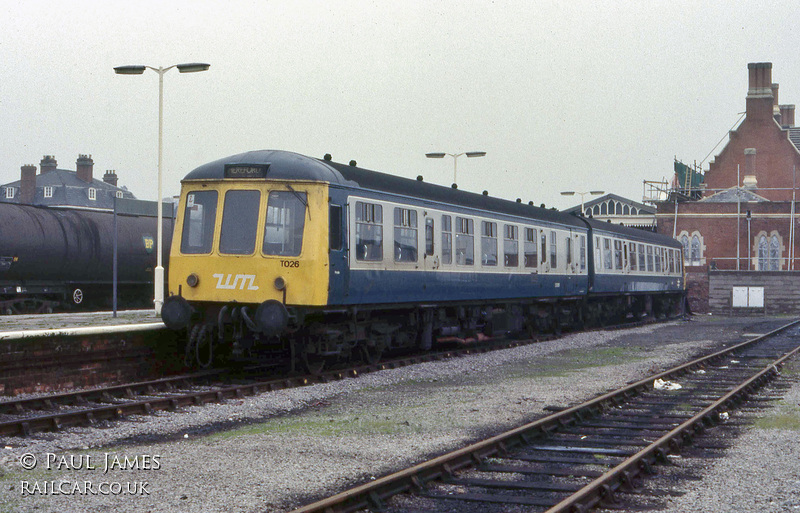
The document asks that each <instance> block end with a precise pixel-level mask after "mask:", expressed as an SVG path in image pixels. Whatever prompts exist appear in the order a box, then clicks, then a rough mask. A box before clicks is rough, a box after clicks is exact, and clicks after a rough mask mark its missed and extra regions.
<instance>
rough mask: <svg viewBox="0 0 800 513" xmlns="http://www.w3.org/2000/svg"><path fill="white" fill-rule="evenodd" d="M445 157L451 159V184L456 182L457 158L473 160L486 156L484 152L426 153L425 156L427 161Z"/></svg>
mask: <svg viewBox="0 0 800 513" xmlns="http://www.w3.org/2000/svg"><path fill="white" fill-rule="evenodd" d="M445 155H450V156H451V157H453V183H457V182H456V176H457V174H458V157H460V156H461V155H466V156H467V158H470V159H472V158H475V157H483V156H485V155H486V152H485V151H465V152H462V153H426V154H425V156H426V157H428V158H429V159H443V158H444V156H445Z"/></svg>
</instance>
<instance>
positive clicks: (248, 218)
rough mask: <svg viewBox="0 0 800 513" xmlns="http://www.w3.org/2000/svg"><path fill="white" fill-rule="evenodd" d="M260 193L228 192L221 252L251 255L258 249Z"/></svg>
mask: <svg viewBox="0 0 800 513" xmlns="http://www.w3.org/2000/svg"><path fill="white" fill-rule="evenodd" d="M260 204H261V192H259V191H228V192H226V193H225V206H224V207H223V209H222V229H221V231H220V234H219V252H220V253H226V254H229V255H250V254H252V253H253V251H255V248H256V230H257V229H258V227H257V225H258V210H259V206H260Z"/></svg>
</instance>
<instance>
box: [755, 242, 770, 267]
mask: <svg viewBox="0 0 800 513" xmlns="http://www.w3.org/2000/svg"><path fill="white" fill-rule="evenodd" d="M767 269H769V248H768V244H767V236H766V235H762V236H761V237H759V239H758V270H759V271H766V270H767Z"/></svg>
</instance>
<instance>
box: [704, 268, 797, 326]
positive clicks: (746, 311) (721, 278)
mask: <svg viewBox="0 0 800 513" xmlns="http://www.w3.org/2000/svg"><path fill="white" fill-rule="evenodd" d="M733 287H764V308H755V309H753V308H732V307H731V298H732V296H731V294H732V291H733ZM708 308H709V311H710V312H711V313H715V314H722V315H750V314H762V313H765V314H767V315H773V314H800V271H709V272H708Z"/></svg>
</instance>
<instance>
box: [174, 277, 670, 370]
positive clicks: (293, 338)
mask: <svg viewBox="0 0 800 513" xmlns="http://www.w3.org/2000/svg"><path fill="white" fill-rule="evenodd" d="M683 305H684V295H683V294H680V293H670V294H666V293H665V294H631V295H624V296H619V295H615V296H611V295H610V296H594V297H588V298H587V297H583V296H579V297H572V298H558V299H550V300H542V299H537V300H508V301H496V302H492V303H491V304H475V303H449V304H430V305H413V306H403V305H370V306H358V307H356V306H351V307H346V308H340V309H331V308H326V309H293V308H289V309H288V310H287V314H288V319H287V322H286V329H285V330H283V331H282V333H280V334H279V335H275V334H265V333H263V331H264V330H260V329H259V323H258V322H257V320H254V319H257V318H258V315H256V312H255V307H253V306H246V305H236V304H229V305H214V306H209V307H207V308H206V310H205V311H203V312H200V311H196V312H195V314H194V315H193V319H194V320H195V322H194V323H193V324H192V325H190V326H189V328H188V329H187V331H188V333H187V334H188V337H187V343H186V351H185V359H186V361H185V363H186V364H187V366H200V367H208V366H210V365H211V364H212V363H213V362H214V360H215V359H217V360H225V359H229V358H233V359H244V360H247V359H249V358H251V357H254V356H255V355H257V354H260V355H262V356H263V355H264V354H265V351H266V352H267V353H271V354H272V355H276V356H277V355H282V356H283V357H286V358H288V361H289V364H290V366H291V369H292V370H297V371H303V372H309V373H319V372H321V371H322V370H323V369H324V368H326V367H328V366H332V365H336V364H338V363H342V362H351V361H355V360H361V361H364V362H367V363H376V362H377V361H379V360H380V359H381V357H382V356H383V355H384V354H385V353H388V352H393V351H397V350H409V349H420V350H430V349H433V348H435V347H436V345H437V344H443V343H465V344H466V343H471V342H474V341H478V340H481V339H485V338H488V337H496V336H501V335H508V336H512V337H518V338H532V337H534V336H536V335H537V334H543V333H560V332H561V331H562V330H582V329H584V328H594V327H601V326H607V325H615V324H622V323H625V322H630V321H632V320H640V319H644V318H646V317H650V318H667V317H669V316H674V315H679V314H681V313H683Z"/></svg>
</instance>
